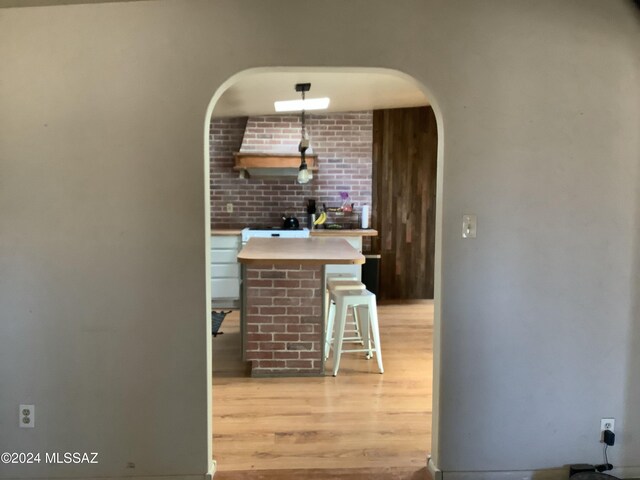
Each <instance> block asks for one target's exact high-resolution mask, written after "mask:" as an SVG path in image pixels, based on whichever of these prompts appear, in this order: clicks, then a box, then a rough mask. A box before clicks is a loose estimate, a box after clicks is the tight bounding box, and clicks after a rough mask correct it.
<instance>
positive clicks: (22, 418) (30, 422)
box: [18, 405, 36, 428]
mask: <svg viewBox="0 0 640 480" xmlns="http://www.w3.org/2000/svg"><path fill="white" fill-rule="evenodd" d="M18 421H19V425H20V428H34V427H35V426H36V407H35V406H33V405H19V406H18Z"/></svg>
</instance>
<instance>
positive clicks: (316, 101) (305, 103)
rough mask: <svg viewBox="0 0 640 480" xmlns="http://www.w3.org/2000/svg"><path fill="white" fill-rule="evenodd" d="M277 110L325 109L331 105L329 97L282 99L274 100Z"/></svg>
mask: <svg viewBox="0 0 640 480" xmlns="http://www.w3.org/2000/svg"><path fill="white" fill-rule="evenodd" d="M273 104H274V106H275V107H276V112H299V111H301V110H324V109H325V108H328V107H329V97H323V98H306V99H304V100H282V101H279V102H273Z"/></svg>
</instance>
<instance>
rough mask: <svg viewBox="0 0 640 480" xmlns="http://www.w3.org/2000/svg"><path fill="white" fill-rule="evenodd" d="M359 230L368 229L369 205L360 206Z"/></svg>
mask: <svg viewBox="0 0 640 480" xmlns="http://www.w3.org/2000/svg"><path fill="white" fill-rule="evenodd" d="M360 228H362V229H366V228H369V205H363V206H362V215H361V217H360Z"/></svg>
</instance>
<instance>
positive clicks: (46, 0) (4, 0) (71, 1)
mask: <svg viewBox="0 0 640 480" xmlns="http://www.w3.org/2000/svg"><path fill="white" fill-rule="evenodd" d="M138 1H143V0H0V8H14V7H47V6H50V5H75V4H80V3H119V2H138Z"/></svg>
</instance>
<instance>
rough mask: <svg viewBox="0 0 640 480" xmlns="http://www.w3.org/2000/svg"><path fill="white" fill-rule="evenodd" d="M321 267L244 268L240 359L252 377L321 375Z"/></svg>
mask: <svg viewBox="0 0 640 480" xmlns="http://www.w3.org/2000/svg"><path fill="white" fill-rule="evenodd" d="M321 278H322V270H321V267H311V266H300V265H298V266H277V265H276V266H269V267H247V272H246V282H247V296H246V297H245V298H246V301H247V302H248V303H247V315H246V339H247V344H246V348H247V355H246V359H247V360H248V361H251V364H252V370H251V374H252V375H254V376H287V375H301V374H302V375H320V374H322V345H321V343H322V329H323V319H322V291H321V289H320V284H321Z"/></svg>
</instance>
